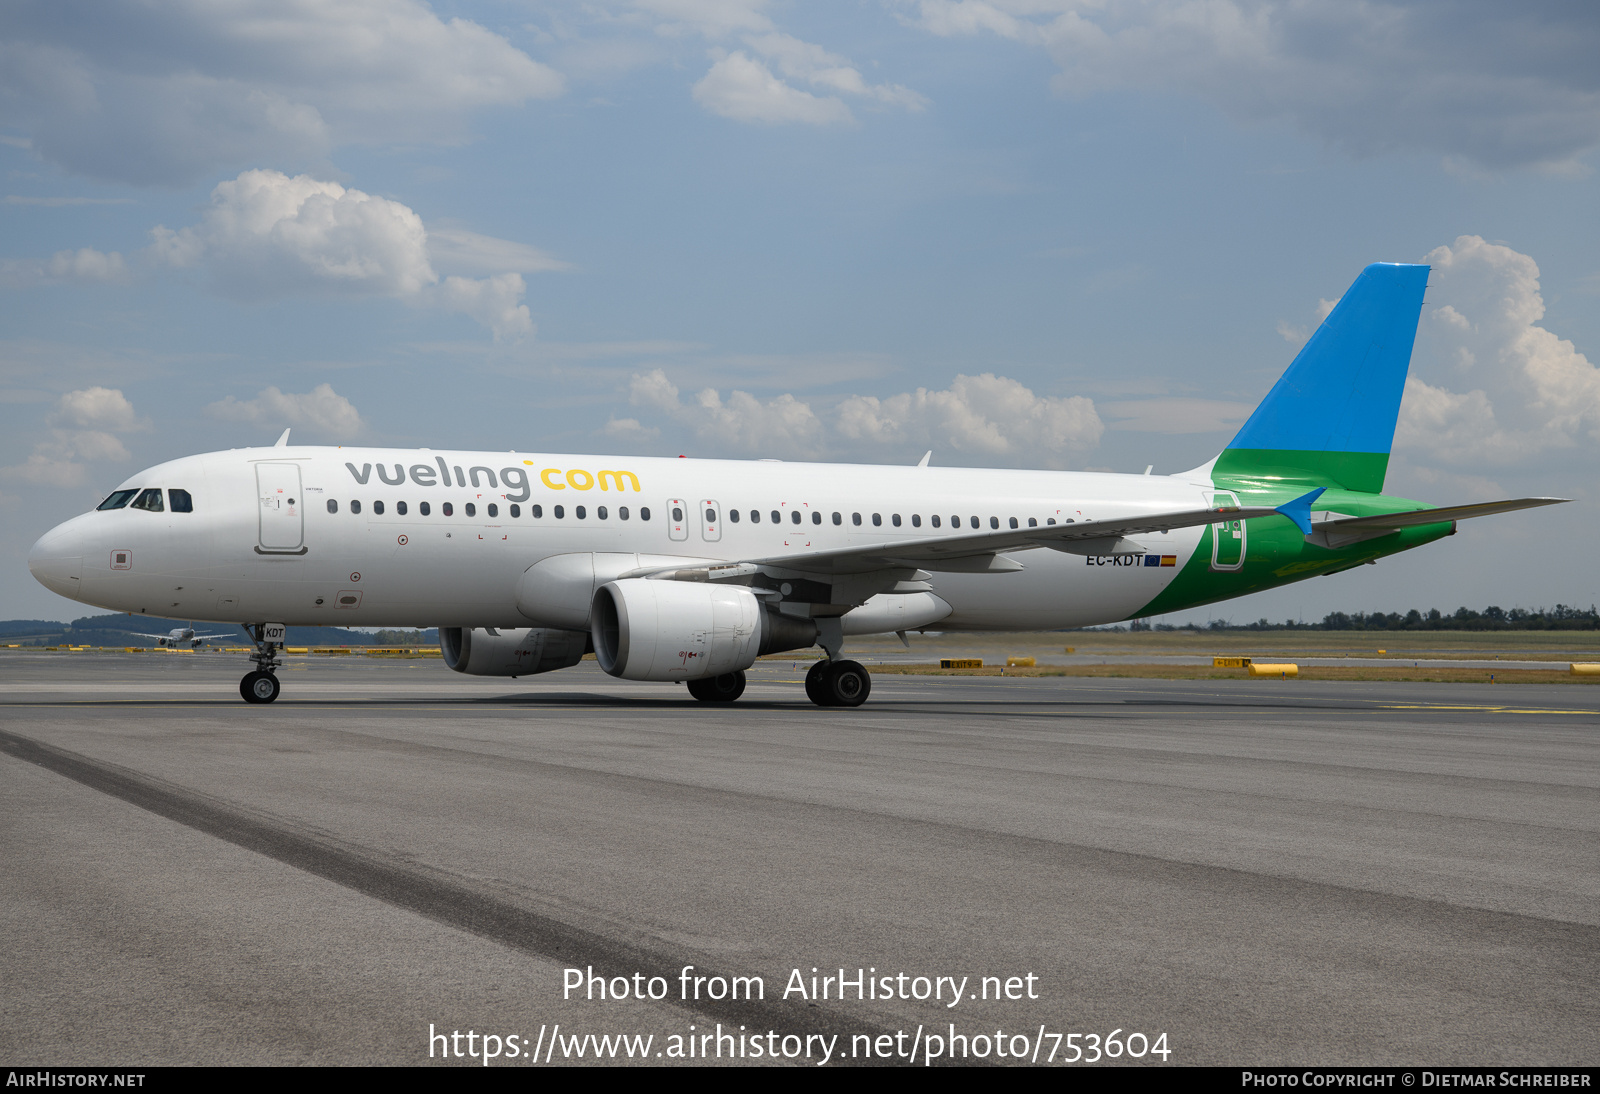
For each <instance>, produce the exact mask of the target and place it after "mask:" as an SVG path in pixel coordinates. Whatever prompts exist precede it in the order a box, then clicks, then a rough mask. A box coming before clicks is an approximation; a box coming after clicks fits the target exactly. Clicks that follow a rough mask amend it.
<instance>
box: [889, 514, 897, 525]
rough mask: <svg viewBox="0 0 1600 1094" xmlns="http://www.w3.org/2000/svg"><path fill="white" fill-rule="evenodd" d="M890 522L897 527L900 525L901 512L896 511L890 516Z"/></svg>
mask: <svg viewBox="0 0 1600 1094" xmlns="http://www.w3.org/2000/svg"><path fill="white" fill-rule="evenodd" d="M889 523H890V524H892V525H894V526H895V527H896V528H898V527H900V514H899V513H896V514H895V515H894V516H892V517H890V518H889Z"/></svg>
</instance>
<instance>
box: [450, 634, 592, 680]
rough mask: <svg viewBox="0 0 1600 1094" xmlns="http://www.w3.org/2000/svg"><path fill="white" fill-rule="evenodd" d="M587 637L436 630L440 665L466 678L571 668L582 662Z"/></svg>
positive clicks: (524, 674) (523, 674)
mask: <svg viewBox="0 0 1600 1094" xmlns="http://www.w3.org/2000/svg"><path fill="white" fill-rule="evenodd" d="M588 648H589V636H588V635H587V634H585V633H584V632H582V631H558V630H550V629H547V628H543V627H530V628H527V629H525V630H514V631H497V630H491V629H484V628H482V627H440V628H439V652H440V653H442V654H444V663H445V664H446V665H449V666H450V667H451V668H453V669H455V670H456V671H457V672H464V673H467V674H468V675H469V676H532V675H534V674H535V673H539V672H554V671H555V670H556V669H565V668H571V667H572V666H573V665H576V664H577V663H578V662H579V661H582V660H583V655H584V653H585V652H586V651H587V650H588Z"/></svg>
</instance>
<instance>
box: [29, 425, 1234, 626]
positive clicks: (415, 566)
mask: <svg viewBox="0 0 1600 1094" xmlns="http://www.w3.org/2000/svg"><path fill="white" fill-rule="evenodd" d="M446 480H448V485H447V484H446ZM124 488H128V489H132V488H141V489H142V488H160V489H162V490H164V491H166V490H171V489H178V490H180V491H187V492H188V494H189V495H190V496H191V497H192V499H193V510H192V512H172V511H170V508H169V509H168V510H166V511H162V512H152V511H149V510H148V509H135V508H131V507H124V508H120V509H115V510H108V511H95V512H90V513H85V514H83V515H82V516H79V517H76V518H74V519H73V520H70V521H68V522H67V523H65V524H63V525H61V526H60V527H58V528H56V529H54V530H53V531H51V532H49V533H47V534H46V536H45V537H44V538H43V539H41V540H40V541H39V543H38V545H36V547H35V548H34V551H33V554H32V555H31V556H30V565H31V566H33V569H34V572H35V574H36V575H38V576H39V579H40V580H41V581H42V582H44V583H45V584H46V585H47V586H48V587H50V588H52V589H54V590H55V591H57V592H61V593H63V594H65V595H69V596H73V597H74V598H75V599H78V600H81V601H84V602H86V603H89V604H94V605H99V606H101V607H104V608H109V609H113V610H117V611H127V612H133V613H143V614H148V615H151V616H180V617H182V618H186V619H189V618H192V619H195V620H209V621H216V622H235V623H236V622H244V621H261V620H274V621H280V622H285V623H289V624H292V625H323V626H366V627H373V626H450V627H496V628H500V627H504V628H517V627H528V626H532V625H538V624H539V623H540V622H541V621H539V620H536V619H530V618H529V617H528V616H527V615H525V614H523V613H522V612H519V610H518V607H517V597H516V590H517V588H518V583H519V581H520V580H521V579H522V578H523V575H524V574H525V572H526V571H528V569H529V568H530V567H531V566H534V565H535V564H536V563H539V562H540V561H541V560H544V559H547V558H549V557H550V556H553V555H567V554H573V553H585V552H594V553H604V554H607V555H615V554H626V553H630V552H634V553H638V554H640V555H648V556H652V557H654V558H660V557H662V556H682V557H684V558H685V559H696V560H707V559H713V560H729V561H747V560H753V559H770V558H773V557H777V556H794V555H803V554H806V553H807V552H811V551H821V550H828V549H833V548H840V547H849V546H860V545H868V544H883V543H891V542H893V541H894V540H896V539H900V540H912V539H927V538H932V537H937V536H940V535H949V534H952V533H953V529H952V522H953V521H959V523H960V528H961V530H962V531H973V530H974V528H973V523H972V522H973V520H974V518H976V519H977V521H978V523H979V526H981V528H982V529H989V528H991V527H992V526H994V525H995V523H996V522H998V526H999V527H1000V528H1006V527H1009V526H1010V522H1011V521H1012V520H1013V519H1015V520H1017V521H1018V522H1019V526H1023V527H1026V526H1027V525H1028V522H1029V521H1030V520H1034V521H1037V522H1038V524H1039V525H1041V526H1043V525H1045V524H1046V523H1047V522H1058V523H1065V522H1066V521H1067V520H1069V519H1070V520H1077V521H1081V520H1085V519H1096V520H1106V519H1111V518H1116V517H1124V516H1134V515H1138V514H1143V513H1158V512H1171V511H1175V510H1185V509H1194V508H1200V507H1204V506H1206V505H1208V504H1210V492H1211V484H1210V483H1209V481H1207V480H1206V479H1205V478H1204V477H1203V476H1202V475H1200V474H1198V473H1196V474H1194V475H1192V476H1177V477H1169V476H1159V477H1158V476H1138V475H1112V474H1091V473H1082V472H1052V471H1009V470H990V469H980V468H940V467H901V466H896V467H885V466H873V465H848V464H808V463H780V462H775V461H757V462H743V461H725V460H701V459H649V458H634V457H613V456H586V455H546V454H531V453H522V452H510V453H486V452H453V451H437V452H435V451H429V450H426V449H424V450H409V451H408V450H393V449H355V448H312V447H284V448H254V449H237V450H233V451H229V452H215V453H209V454H206V455H200V456H191V457H187V458H184V459H180V460H174V461H172V462H170V463H165V464H160V465H158V466H156V467H152V468H150V469H149V470H147V471H144V472H141V473H139V474H138V475H134V476H133V477H131V478H129V479H128V480H127V481H126V482H125V483H124ZM356 503H359V510H358V506H357V504H356ZM380 503H381V506H380ZM401 503H404V509H405V512H404V514H402V513H401V511H400V510H401ZM424 503H426V507H427V513H426V515H424V513H423V507H424ZM447 505H448V506H449V515H446V506H447ZM469 507H470V510H469ZM513 507H515V512H516V515H513ZM380 508H381V512H380ZM624 510H626V517H624ZM646 510H648V513H649V517H648V519H645V511H646ZM675 510H676V511H678V513H679V519H676V520H674V519H673V513H674V511H675ZM708 510H709V512H710V516H711V519H707V516H708ZM558 511H559V513H560V515H559V516H558V515H557V513H558ZM734 511H737V514H738V517H737V520H735V519H734V517H733V513H734ZM536 513H537V515H535V514H536ZM774 514H776V520H774ZM795 514H799V521H798V523H797V522H796V520H795ZM819 514H820V523H819V517H818V515H819ZM835 514H838V520H837V523H836V522H835ZM858 518H859V523H857V519H858ZM935 518H937V522H938V523H937V526H935V523H934V521H935ZM896 519H898V521H899V523H898V526H897V525H896V523H895V521H896ZM1203 534H1204V528H1186V529H1174V530H1173V531H1171V532H1169V533H1165V534H1161V533H1157V534H1152V535H1148V536H1140V537H1135V539H1136V541H1137V543H1138V544H1139V545H1140V546H1141V547H1143V548H1144V549H1146V550H1148V551H1149V552H1151V553H1153V554H1156V555H1160V556H1167V557H1169V558H1175V562H1173V561H1168V563H1167V564H1166V565H1155V564H1149V565H1146V564H1142V563H1141V562H1139V561H1137V560H1138V556H1137V555H1134V556H1129V555H1127V554H1123V555H1120V556H1116V557H1111V556H1104V557H1097V556H1092V555H1090V556H1086V555H1083V554H1074V553H1065V552H1059V551H1055V550H1049V549H1042V548H1041V549H1034V550H1025V551H1020V552H1012V554H1013V555H1014V557H1015V558H1016V561H1018V562H1020V563H1021V564H1022V566H1023V569H1022V570H1020V571H1018V572H1014V573H1001V574H994V573H984V574H970V573H946V572H940V573H935V574H933V576H932V577H931V578H929V579H928V580H929V583H930V584H931V585H932V586H933V590H934V592H935V593H936V594H937V596H938V597H940V598H942V599H943V600H944V601H946V602H948V604H949V605H950V607H951V609H952V610H951V612H950V614H949V615H948V616H947V617H945V618H943V619H941V620H940V621H939V622H938V623H937V626H938V627H939V628H941V629H963V628H966V629H1052V628H1064V627H1078V626H1085V625H1090V624H1096V623H1105V622H1111V621H1115V620H1119V619H1125V618H1128V617H1129V616H1131V615H1133V614H1135V613H1137V612H1138V611H1139V609H1140V608H1141V607H1142V606H1144V605H1145V604H1148V603H1149V602H1150V601H1151V600H1152V599H1153V598H1154V597H1155V596H1156V595H1157V594H1158V593H1159V592H1161V591H1162V589H1164V588H1165V587H1166V585H1167V584H1168V583H1169V582H1170V581H1171V580H1172V578H1173V577H1174V576H1175V575H1176V574H1177V573H1178V572H1179V571H1180V570H1181V569H1182V568H1183V565H1184V563H1186V562H1187V561H1188V560H1189V557H1190V555H1191V554H1192V553H1193V552H1194V550H1195V548H1196V546H1197V544H1198V543H1199V542H1200V541H1201V539H1202V536H1203Z"/></svg>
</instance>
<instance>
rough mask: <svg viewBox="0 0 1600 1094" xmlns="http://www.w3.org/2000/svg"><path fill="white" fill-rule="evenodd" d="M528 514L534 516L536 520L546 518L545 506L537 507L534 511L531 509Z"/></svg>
mask: <svg viewBox="0 0 1600 1094" xmlns="http://www.w3.org/2000/svg"><path fill="white" fill-rule="evenodd" d="M528 512H530V513H532V514H533V517H534V519H535V520H538V519H539V518H541V517H543V516H544V506H542V505H535V506H534V507H533V508H532V509H529V510H528Z"/></svg>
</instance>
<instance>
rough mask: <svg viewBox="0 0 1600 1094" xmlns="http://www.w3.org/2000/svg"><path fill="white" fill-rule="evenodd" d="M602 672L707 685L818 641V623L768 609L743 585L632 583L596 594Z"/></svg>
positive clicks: (594, 630) (593, 628)
mask: <svg viewBox="0 0 1600 1094" xmlns="http://www.w3.org/2000/svg"><path fill="white" fill-rule="evenodd" d="M590 619H591V623H590V634H591V635H592V636H593V639H594V652H595V657H596V659H597V660H598V661H599V662H600V667H601V668H602V669H604V670H605V671H606V672H609V673H610V674H611V675H612V676H620V677H622V678H623V679H624V680H700V679H704V678H706V677H711V676H720V675H722V674H723V673H726V672H738V671H740V670H742V669H747V668H749V667H750V666H751V665H752V664H754V663H755V659H756V658H757V657H758V656H760V655H761V654H763V653H777V652H778V651H780V650H792V649H801V648H804V647H806V646H809V645H811V644H812V643H813V642H815V641H816V640H817V625H816V623H814V622H813V621H811V620H810V619H795V618H793V617H791V616H786V615H779V614H778V613H776V612H770V611H767V610H766V609H765V608H763V607H762V605H761V601H760V600H758V599H757V598H756V595H755V594H754V593H752V592H751V591H750V590H749V589H747V588H745V587H744V586H742V585H716V584H712V583H709V582H699V581H651V580H649V579H646V578H626V579H624V580H621V581H611V582H607V583H606V584H605V585H602V586H600V588H599V589H598V590H596V591H595V594H594V610H593V611H592V613H591V614H590Z"/></svg>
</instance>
